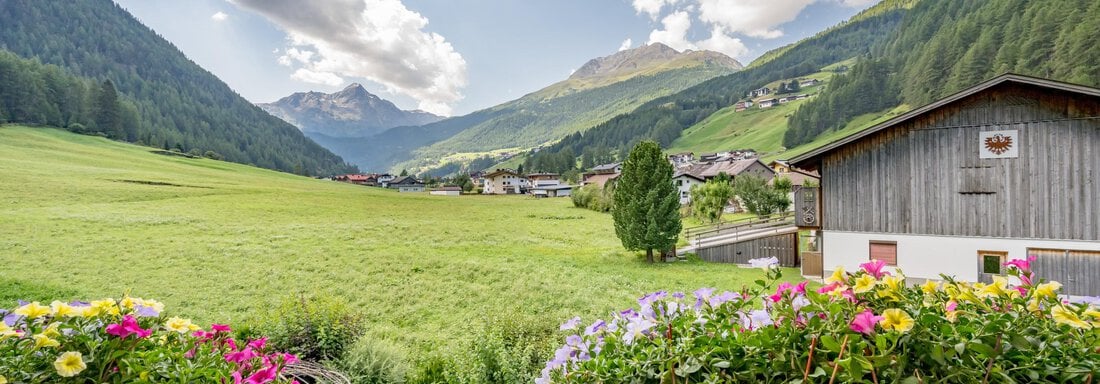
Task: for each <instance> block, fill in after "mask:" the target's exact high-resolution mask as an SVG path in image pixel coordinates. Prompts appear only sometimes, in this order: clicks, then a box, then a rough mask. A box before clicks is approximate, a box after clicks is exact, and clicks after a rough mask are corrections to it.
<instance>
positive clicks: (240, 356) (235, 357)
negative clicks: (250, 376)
mask: <svg viewBox="0 0 1100 384" xmlns="http://www.w3.org/2000/svg"><path fill="white" fill-rule="evenodd" d="M256 356H258V355H257V354H256V352H255V351H253V350H252V348H250V347H246V348H245V349H244V350H242V351H237V352H230V353H227V354H225V361H226V362H230V363H237V364H242V363H245V362H247V361H249V360H252V359H254V358H256Z"/></svg>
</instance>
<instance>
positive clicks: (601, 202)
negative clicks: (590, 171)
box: [570, 184, 614, 212]
mask: <svg viewBox="0 0 1100 384" xmlns="http://www.w3.org/2000/svg"><path fill="white" fill-rule="evenodd" d="M611 196H612V192H611V189H610V188H600V186H599V185H596V184H588V185H585V186H583V187H580V188H578V189H577V190H576V191H573V193H572V194H571V195H570V197H571V198H572V199H573V206H574V207H577V208H588V209H591V210H593V211H596V212H610V211H611V208H612V207H613V206H614V202H613V201H612V199H611Z"/></svg>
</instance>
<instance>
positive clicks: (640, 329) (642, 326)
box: [623, 318, 657, 345]
mask: <svg viewBox="0 0 1100 384" xmlns="http://www.w3.org/2000/svg"><path fill="white" fill-rule="evenodd" d="M655 326H657V323H654V322H652V321H649V320H648V319H644V318H642V319H636V320H632V321H631V322H629V323H627V324H626V333H625V334H623V342H624V343H626V344H628V345H629V344H634V340H635V339H637V338H638V337H642V336H644V335H645V334H646V333H648V332H649V329H650V328H653V327H655Z"/></svg>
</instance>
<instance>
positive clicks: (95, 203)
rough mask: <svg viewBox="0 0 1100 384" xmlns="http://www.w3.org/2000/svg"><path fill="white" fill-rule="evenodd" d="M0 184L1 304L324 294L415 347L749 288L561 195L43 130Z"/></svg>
mask: <svg viewBox="0 0 1100 384" xmlns="http://www.w3.org/2000/svg"><path fill="white" fill-rule="evenodd" d="M0 180H3V181H2V182H0V264H3V268H0V299H4V300H7V301H9V304H7V305H12V304H14V303H10V300H12V299H14V298H25V299H38V300H52V299H55V298H58V299H69V298H97V297H104V296H115V297H118V296H120V295H121V294H122V293H123V292H126V291H132V292H133V294H134V295H136V296H142V297H150V298H157V299H161V300H162V301H164V302H165V303H166V304H167V305H168V308H169V309H170V310H171V311H172V312H173V313H179V314H182V315H185V316H191V317H194V318H196V319H197V320H199V321H201V322H204V323H209V322H212V321H230V322H239V321H242V320H247V319H248V318H250V317H252V316H256V315H257V314H262V313H264V312H265V311H266V310H267V309H268V308H269V306H271V305H273V304H275V303H277V302H279V301H281V300H283V299H285V298H287V297H291V296H292V295H296V294H302V293H305V294H314V293H321V292H324V293H331V294H335V295H339V296H341V297H343V298H345V299H346V300H348V302H349V303H351V304H354V305H355V306H357V307H359V308H361V309H362V312H363V313H364V314H365V315H366V316H367V320H368V322H369V331H368V332H369V335H371V336H376V337H383V338H387V339H391V340H393V341H395V342H398V343H400V344H402V345H405V346H406V347H407V348H411V349H416V348H420V349H422V350H427V349H435V348H441V347H446V346H448V345H453V344H454V343H456V342H458V341H461V340H462V339H463V338H464V337H466V336H464V335H467V334H468V332H466V331H469V330H471V328H472V327H476V326H478V325H479V324H480V323H481V321H482V320H483V319H487V318H491V317H494V316H499V315H500V314H504V313H515V314H518V315H526V316H538V317H539V318H542V319H545V321H546V322H548V323H553V324H557V323H558V322H560V321H562V320H563V319H566V318H568V317H571V316H573V315H582V316H587V318H588V319H592V318H593V317H594V316H600V315H606V314H607V313H608V312H609V311H612V310H615V309H621V308H624V307H627V306H630V305H633V304H634V299H636V298H637V297H638V296H639V295H641V294H643V293H646V292H650V291H655V290H662V289H664V290H670V291H674V290H683V291H691V290H694V289H696V288H698V287H702V286H714V287H718V288H721V289H735V288H739V287H741V286H742V285H743V284H745V283H746V282H748V281H751V280H753V279H756V278H758V277H759V276H760V275H761V273H760V272H759V271H758V270H753V269H743V268H739V267H736V266H733V265H721V264H707V263H701V262H680V263H670V264H659V265H647V264H645V263H644V262H642V261H640V259H639V257H638V255H635V254H633V253H628V252H625V251H623V250H622V248H621V246H620V244H619V242H618V240H617V239H616V237H615V235H614V230H613V228H612V223H611V218H610V216H609V215H607V214H601V213H596V212H592V211H588V210H585V209H578V208H572V207H571V204H570V202H569V200H568V199H541V200H535V199H530V198H525V197H493V196H462V197H444V196H429V195H427V194H399V193H396V192H392V191H387V190H381V189H376V188H369V187H360V186H354V185H350V184H342V183H335V182H330V181H324V180H314V179H309V178H304V177H298V176H293V175H289V174H284V173H277V172H271V171H267V170H262V169H257V168H252V167H247V166H242V165H237V164H231V163H226V162H219V161H213V160H207V159H188V158H183V157H176V156H165V155H159V154H153V153H150V149H149V148H145V147H138V146H133V145H128V144H122V143H116V142H111V141H108V140H105V139H101V138H95V137H88V136H79V135H74V134H71V133H67V132H63V131H60V130H55V129H45V128H26V127H13V126H4V127H0ZM795 274H796V273H793V272H792V273H788V274H787V275H788V276H790V277H793V275H795ZM7 305H5V306H7Z"/></svg>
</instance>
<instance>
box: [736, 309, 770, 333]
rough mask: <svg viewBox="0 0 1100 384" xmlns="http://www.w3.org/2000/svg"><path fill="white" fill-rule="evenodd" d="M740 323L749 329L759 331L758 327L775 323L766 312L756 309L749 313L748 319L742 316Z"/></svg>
mask: <svg viewBox="0 0 1100 384" xmlns="http://www.w3.org/2000/svg"><path fill="white" fill-rule="evenodd" d="M741 323H742V325H745V326H746V327H747V328H749V329H760V327H766V326H769V325H772V324H775V321H773V320H772V315H771V314H770V313H768V311H767V310H763V309H756V310H752V311H750V312H749V315H748V317H745V316H742V317H741Z"/></svg>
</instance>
